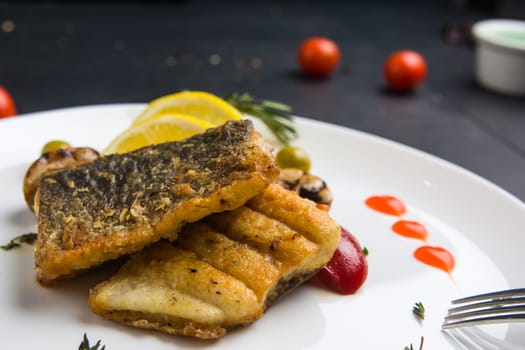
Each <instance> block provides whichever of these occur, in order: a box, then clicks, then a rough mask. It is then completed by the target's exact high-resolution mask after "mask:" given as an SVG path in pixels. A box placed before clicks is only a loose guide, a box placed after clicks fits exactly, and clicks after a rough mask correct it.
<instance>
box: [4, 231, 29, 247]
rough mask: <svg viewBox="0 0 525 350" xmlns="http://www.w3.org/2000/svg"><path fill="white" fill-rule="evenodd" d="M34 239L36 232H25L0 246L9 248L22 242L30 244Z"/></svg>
mask: <svg viewBox="0 0 525 350" xmlns="http://www.w3.org/2000/svg"><path fill="white" fill-rule="evenodd" d="M34 241H36V233H26V234H23V235H20V236H18V237H15V238H13V239H12V240H10V241H9V243H7V244H5V245H2V246H0V248H2V249H3V250H11V249H13V248H18V247H20V246H21V245H22V243H27V244H32V243H33V242H34Z"/></svg>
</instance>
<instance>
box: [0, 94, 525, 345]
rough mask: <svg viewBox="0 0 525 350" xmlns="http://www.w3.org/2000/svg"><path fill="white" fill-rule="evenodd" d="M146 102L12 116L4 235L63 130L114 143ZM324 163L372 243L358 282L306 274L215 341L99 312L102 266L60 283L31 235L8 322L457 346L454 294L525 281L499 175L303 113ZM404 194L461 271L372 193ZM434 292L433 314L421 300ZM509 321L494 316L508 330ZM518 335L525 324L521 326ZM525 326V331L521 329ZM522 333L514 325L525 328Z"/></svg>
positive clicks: (73, 329) (95, 142)
mask: <svg viewBox="0 0 525 350" xmlns="http://www.w3.org/2000/svg"><path fill="white" fill-rule="evenodd" d="M142 107H143V105H138V104H133V105H107V106H91V107H79V108H70V109H63V110H56V111H49V112H43V113H36V114H33V115H27V116H24V117H18V118H13V119H10V120H5V121H2V122H0V140H1V142H2V147H1V148H0V159H1V164H0V178H1V181H0V194H1V198H2V201H1V202H0V242H2V243H6V242H7V241H8V240H9V239H11V238H13V237H15V236H17V235H20V234H23V233H26V232H35V230H36V220H35V218H34V217H33V215H32V214H31V213H30V212H29V210H28V209H27V208H26V206H25V204H24V200H23V196H22V179H23V176H24V173H25V170H26V168H27V166H28V165H29V164H30V163H31V162H32V161H33V160H34V159H35V158H36V157H37V156H38V154H39V152H40V149H41V147H42V145H43V144H44V143H45V142H47V141H49V140H51V139H65V140H67V141H69V142H70V143H72V144H74V145H77V146H84V145H88V146H92V147H95V148H97V149H102V148H103V147H104V146H105V145H106V144H107V143H108V142H109V141H110V140H111V139H112V138H113V137H114V136H115V135H117V134H118V133H119V132H120V131H121V130H122V129H123V128H125V127H127V126H128V125H129V123H130V121H131V120H132V119H133V117H134V116H135V115H136V114H137V113H138V112H139V111H140V110H141V108H142ZM297 127H298V130H299V134H300V139H299V140H298V141H297V144H298V145H300V146H302V147H303V148H305V149H306V150H307V151H308V153H309V154H310V155H311V158H312V161H313V169H312V172H314V173H316V174H318V175H320V176H321V177H323V178H324V179H325V180H326V181H327V183H328V184H329V186H330V187H331V189H332V191H333V193H334V197H335V202H334V205H333V208H332V211H331V213H332V215H333V217H334V218H335V219H336V220H337V221H338V222H339V223H340V224H341V225H343V226H344V227H346V228H348V229H349V230H350V231H352V232H353V233H354V235H355V236H357V238H358V239H359V241H360V242H361V244H362V245H364V246H366V247H367V248H368V250H369V257H368V262H369V277H368V280H367V282H366V284H365V286H364V287H363V288H362V289H361V290H360V291H359V292H358V293H357V294H355V295H353V296H340V295H336V294H334V293H331V292H328V291H325V290H321V289H319V288H317V287H315V286H313V285H310V284H306V285H303V286H301V287H300V288H299V289H298V290H297V291H295V292H294V293H293V294H291V295H289V296H287V297H286V298H284V299H283V300H281V301H280V302H279V303H277V304H276V305H275V306H274V307H273V308H271V309H270V310H269V311H268V312H267V314H266V315H265V316H264V317H263V318H262V319H261V320H259V321H257V322H256V323H254V324H253V325H251V326H249V327H246V328H244V329H240V330H237V331H234V332H231V333H230V334H228V335H227V336H226V337H225V338H223V339H221V340H219V341H214V342H202V341H196V340H193V339H185V338H181V337H174V336H168V335H164V334H161V333H157V332H153V331H143V330H136V329H133V328H128V327H125V326H121V325H118V324H116V323H113V322H110V321H107V320H105V319H102V318H100V317H99V316H96V315H94V314H92V313H91V312H90V310H89V308H88V306H87V292H88V289H89V287H91V286H92V285H93V283H95V282H94V280H95V278H94V277H93V276H88V277H86V278H80V279H76V280H74V281H69V282H67V283H63V284H60V285H59V286H57V287H53V288H43V287H41V286H39V285H38V284H37V283H36V282H35V280H34V270H33V257H32V247H28V246H26V247H24V248H22V249H18V250H14V251H9V252H4V251H0V310H1V312H0V329H1V330H2V344H3V346H5V347H6V348H11V349H36V348H39V349H76V348H77V347H78V345H79V343H80V341H81V338H82V336H83V334H84V333H87V335H88V337H89V339H90V340H91V342H92V345H93V343H94V342H95V341H96V340H98V339H101V340H102V342H103V343H104V344H105V345H106V349H107V350H119V349H126V350H132V349H137V350H143V349H155V350H162V349H170V350H172V349H179V348H200V347H206V348H210V349H228V350H233V349H252V350H253V349H271V348H278V349H281V348H282V349H343V348H344V349H349V348H356V349H357V348H362V349H403V348H404V347H405V346H407V345H409V344H413V345H414V348H418V345H419V340H420V337H421V336H424V338H425V347H424V349H425V350H430V349H446V348H451V347H453V345H452V344H453V342H451V340H450V339H451V338H450V337H448V336H447V335H446V334H444V333H443V332H441V331H440V324H441V320H442V318H443V315H444V313H445V310H446V308H447V307H448V305H449V300H450V299H451V298H454V297H457V296H460V295H466V294H470V293H475V292H483V291H489V290H495V289H500V288H506V287H507V286H509V285H510V286H515V287H517V286H519V285H523V284H524V283H523V282H524V280H525V278H524V277H523V266H525V254H523V252H522V249H523V247H525V235H524V234H523V233H524V232H525V206H524V205H523V203H521V202H520V201H519V200H517V199H516V198H515V197H513V196H511V195H509V194H508V193H506V192H504V191H503V190H501V189H499V188H498V187H496V186H495V185H493V184H491V183H489V182H487V181H485V180H483V179H482V178H480V177H478V176H476V175H474V174H472V173H469V172H467V171H465V170H463V169H461V168H459V167H457V166H454V165H452V164H450V163H447V162H445V161H443V160H440V159H437V158H435V157H432V156H429V155H428V154H425V153H422V152H419V151H417V150H414V149H412V148H409V147H406V146H403V145H400V144H397V143H394V142H390V141H387V140H385V139H381V138H378V137H375V136H371V135H368V134H364V133H361V132H357V131H354V130H350V129H346V128H342V127H338V126H334V125H329V124H325V123H320V122H316V121H312V120H308V119H302V118H297ZM375 194H389V195H394V196H396V197H398V198H400V199H401V200H403V201H404V202H405V203H406V204H407V206H408V211H407V213H406V214H405V215H404V217H403V218H405V219H408V220H417V221H419V222H420V223H423V224H424V225H425V226H426V227H427V228H428V230H429V240H428V244H430V245H439V246H442V247H445V248H446V249H448V250H449V251H451V252H452V253H453V254H454V256H455V258H456V268H455V270H454V271H453V273H452V275H451V276H449V275H448V274H447V273H445V272H443V271H441V270H439V269H436V268H433V267H430V266H428V265H424V264H422V263H421V262H419V261H417V260H416V259H415V258H414V257H413V255H412V254H413V251H414V250H415V249H416V248H417V247H419V246H421V245H423V242H421V241H418V240H414V239H408V238H404V237H401V236H399V235H396V234H394V233H392V231H391V229H390V226H391V225H392V224H393V223H394V221H396V219H397V218H395V217H393V216H388V215H385V214H381V213H378V212H375V211H373V210H371V209H370V208H368V207H367V206H366V205H365V204H364V201H365V199H366V198H367V197H369V196H371V195H375ZM419 301H421V302H423V304H424V305H425V307H426V319H425V320H424V321H423V322H419V321H418V320H417V319H416V318H415V317H414V316H413V314H412V306H413V305H414V303H415V302H419ZM506 331H507V328H506V327H496V328H493V329H489V330H488V332H489V333H490V334H491V336H494V337H497V338H502V339H503V338H504V337H505V334H506ZM514 336H515V337H516V335H514ZM517 337H518V338H519V337H520V335H519V334H518V336H517ZM521 338H522V339H515V340H518V341H522V344H523V340H524V339H523V336H521Z"/></svg>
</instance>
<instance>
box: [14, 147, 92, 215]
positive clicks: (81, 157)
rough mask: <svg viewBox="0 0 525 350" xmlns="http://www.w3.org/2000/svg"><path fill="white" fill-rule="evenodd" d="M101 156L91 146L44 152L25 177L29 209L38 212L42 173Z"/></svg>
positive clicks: (25, 191)
mask: <svg viewBox="0 0 525 350" xmlns="http://www.w3.org/2000/svg"><path fill="white" fill-rule="evenodd" d="M99 157H100V155H99V153H98V152H97V151H96V150H94V149H92V148H89V147H71V148H67V149H63V148H61V149H59V150H57V151H54V152H47V153H44V154H43V155H42V156H41V157H40V158H38V159H37V160H35V161H34V162H33V164H31V166H29V169H27V172H26V175H25V177H24V198H25V200H26V204H27V206H28V207H29V209H31V211H33V212H35V213H36V212H37V210H35V194H36V192H37V190H38V186H39V184H40V178H41V177H42V175H44V174H46V173H48V172H50V171H53V170H58V169H64V168H72V167H74V166H77V165H80V164H84V163H87V162H91V161H93V160H95V159H97V158H99Z"/></svg>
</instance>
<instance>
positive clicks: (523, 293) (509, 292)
mask: <svg viewBox="0 0 525 350" xmlns="http://www.w3.org/2000/svg"><path fill="white" fill-rule="evenodd" d="M505 297H525V288H515V289H506V290H501V291H497V292H491V293H484V294H478V295H473V296H470V297H465V298H460V299H456V300H452V304H460V303H466V302H471V301H480V300H486V299H496V298H505Z"/></svg>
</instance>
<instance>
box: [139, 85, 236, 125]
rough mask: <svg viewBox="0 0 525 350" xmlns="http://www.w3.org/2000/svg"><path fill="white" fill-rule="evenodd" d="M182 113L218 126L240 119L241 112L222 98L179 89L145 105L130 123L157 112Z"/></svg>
mask: <svg viewBox="0 0 525 350" xmlns="http://www.w3.org/2000/svg"><path fill="white" fill-rule="evenodd" d="M165 113H182V114H187V115H191V116H193V117H196V118H199V119H201V120H203V121H206V122H209V123H211V124H213V125H214V126H219V125H222V124H224V123H225V122H227V121H228V120H240V119H242V114H241V112H239V111H238V110H237V109H236V108H235V107H233V106H232V105H231V104H229V103H228V102H226V101H224V100H223V99H222V98H220V97H217V96H215V95H213V94H210V93H208V92H203V91H181V92H177V93H175V94H171V95H166V96H163V97H159V98H157V99H155V100H153V101H151V102H150V103H148V105H147V106H146V108H145V109H144V111H143V112H142V113H141V114H139V116H138V117H137V118H136V119H135V121H134V122H133V124H132V125H138V124H141V123H143V122H145V121H147V120H149V119H150V118H154V117H155V116H156V115H158V114H165Z"/></svg>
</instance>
